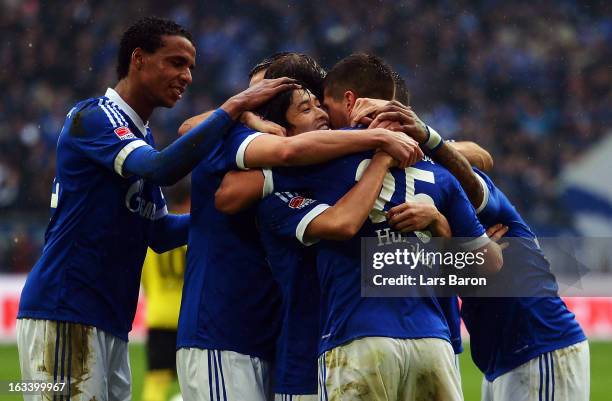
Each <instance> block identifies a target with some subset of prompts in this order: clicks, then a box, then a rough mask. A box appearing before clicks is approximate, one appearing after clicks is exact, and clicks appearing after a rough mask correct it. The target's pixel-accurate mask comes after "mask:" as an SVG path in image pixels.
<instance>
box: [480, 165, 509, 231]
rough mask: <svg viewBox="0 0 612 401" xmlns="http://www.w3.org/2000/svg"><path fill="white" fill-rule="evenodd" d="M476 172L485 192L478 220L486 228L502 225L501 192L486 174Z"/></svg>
mask: <svg viewBox="0 0 612 401" xmlns="http://www.w3.org/2000/svg"><path fill="white" fill-rule="evenodd" d="M474 172H475V173H476V176H477V177H478V179H479V181H480V183H481V185H482V189H483V192H484V199H483V201H482V204H481V205H480V206H479V207H478V210H477V213H478V218H479V219H480V221H482V223H483V224H484V225H485V226H489V225H493V224H497V223H501V221H498V220H499V215H500V212H501V208H502V199H501V195H500V194H501V193H500V191H499V190H498V189H497V187H496V186H495V184H493V181H491V179H490V178H489V177H488V176H487V175H486V174H485V173H483V172H482V171H480V170H478V169H476V168H475V169H474ZM491 222H495V223H491ZM489 223H491V224H489Z"/></svg>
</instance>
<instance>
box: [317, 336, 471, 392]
mask: <svg viewBox="0 0 612 401" xmlns="http://www.w3.org/2000/svg"><path fill="white" fill-rule="evenodd" d="M319 391H320V399H321V400H324V401H327V400H342V401H345V400H346V401H348V400H351V401H352V400H360V401H380V400H385V401H395V400H397V401H416V400H444V401H461V400H463V395H462V393H461V384H460V382H459V377H458V375H457V369H456V367H455V354H454V353H453V348H452V347H451V345H450V344H449V343H448V342H447V341H444V340H441V339H438V338H421V339H416V340H411V339H395V338H386V337H364V338H360V339H358V340H354V341H351V342H350V343H348V344H344V345H341V346H339V347H336V348H333V349H332V350H330V351H328V352H326V353H324V354H323V355H321V356H320V357H319Z"/></svg>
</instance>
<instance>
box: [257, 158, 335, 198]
mask: <svg viewBox="0 0 612 401" xmlns="http://www.w3.org/2000/svg"><path fill="white" fill-rule="evenodd" d="M330 170H333V169H332V168H331V164H327V163H326V164H320V165H315V166H299V167H276V168H273V169H262V171H263V174H264V177H265V180H264V192H263V193H264V196H266V195H269V194H271V193H273V192H300V191H302V192H304V191H308V192H310V191H319V192H321V191H322V190H323V189H325V188H327V187H330V186H332V187H333V186H335V184H338V185H340V184H341V183H342V182H338V181H337V180H338V177H339V176H338V175H334V174H333V173H332V172H331V171H330ZM340 177H341V175H340Z"/></svg>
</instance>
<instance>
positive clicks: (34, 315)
mask: <svg viewBox="0 0 612 401" xmlns="http://www.w3.org/2000/svg"><path fill="white" fill-rule="evenodd" d="M17 319H36V320H50V321H55V322H69V323H78V324H84V325H86V326H93V327H95V328H97V329H98V330H102V331H103V332H105V333H107V334H111V335H113V336H115V337H117V338H118V339H120V340H123V341H125V342H128V341H129V337H128V333H129V332H128V333H124V332H119V331H117V330H116V329H113V328H111V327H108V326H106V325H103V324H100V323H99V322H95V321H91V320H87V319H79V318H74V317H70V316H65V315H61V314H59V315H53V316H50V315H49V314H47V313H45V312H34V311H19V312H18V313H17Z"/></svg>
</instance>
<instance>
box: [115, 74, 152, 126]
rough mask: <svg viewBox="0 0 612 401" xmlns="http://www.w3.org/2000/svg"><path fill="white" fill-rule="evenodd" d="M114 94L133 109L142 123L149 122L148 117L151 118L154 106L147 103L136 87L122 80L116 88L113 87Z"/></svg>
mask: <svg viewBox="0 0 612 401" xmlns="http://www.w3.org/2000/svg"><path fill="white" fill-rule="evenodd" d="M115 92H117V93H118V94H119V96H121V98H122V99H123V100H124V101H125V102H126V103H127V104H128V105H130V107H131V108H132V109H134V111H135V112H136V113H137V114H138V115H139V116H140V118H141V119H142V121H148V120H149V117H151V114H152V113H153V109H154V106H151V105H150V104H149V102H147V100H146V98H145V97H144V96H143V95H142V91H139V90H138V89H137V88H136V85H133V84H132V83H131V82H129V81H128V80H127V79H122V80H121V81H119V82H118V83H117V86H115Z"/></svg>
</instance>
